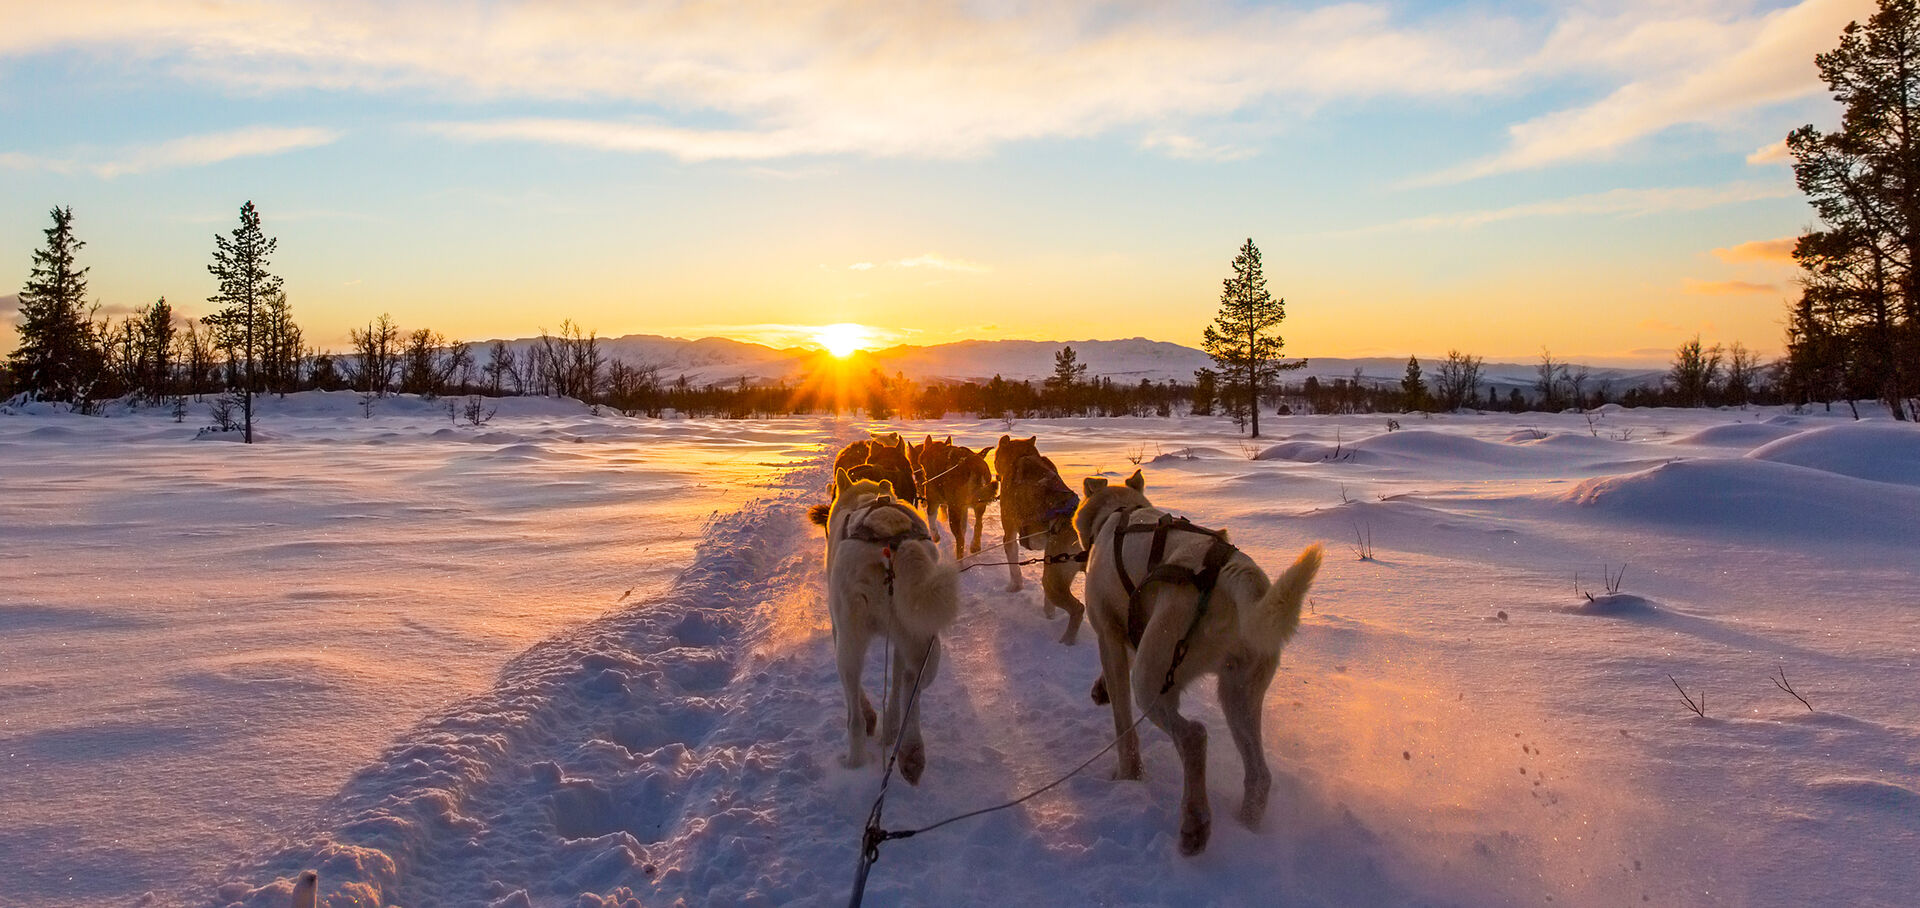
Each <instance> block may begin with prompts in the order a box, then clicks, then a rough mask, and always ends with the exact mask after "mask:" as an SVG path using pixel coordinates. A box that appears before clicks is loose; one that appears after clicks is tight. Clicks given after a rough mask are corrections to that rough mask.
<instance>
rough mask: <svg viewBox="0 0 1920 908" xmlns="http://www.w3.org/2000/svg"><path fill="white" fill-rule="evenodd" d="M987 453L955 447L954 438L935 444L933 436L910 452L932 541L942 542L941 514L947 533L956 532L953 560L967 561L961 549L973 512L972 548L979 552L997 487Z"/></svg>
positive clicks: (964, 552) (964, 551) (950, 437)
mask: <svg viewBox="0 0 1920 908" xmlns="http://www.w3.org/2000/svg"><path fill="white" fill-rule="evenodd" d="M984 453H985V452H984V451H974V450H971V449H969V448H967V447H965V446H964V445H956V444H954V443H953V436H951V435H949V436H947V438H946V440H945V441H936V440H934V438H933V436H931V435H929V436H927V440H926V441H923V442H921V443H920V444H917V445H913V446H911V447H909V448H908V453H907V458H908V459H909V460H911V461H912V462H913V466H914V470H915V473H916V477H915V478H916V479H917V480H918V481H919V484H920V498H921V500H922V501H924V502H926V505H927V523H928V524H929V525H930V527H931V528H932V529H933V539H934V541H935V542H938V541H940V512H941V511H942V510H945V511H946V512H947V529H949V530H951V531H953V558H954V560H955V561H958V560H960V559H961V558H965V557H966V556H967V554H968V551H967V550H966V549H964V548H963V547H962V546H963V545H964V541H965V539H966V535H967V512H968V511H969V510H971V511H972V512H973V547H972V551H974V552H978V551H980V531H981V527H982V526H983V525H984V524H985V523H986V522H987V505H988V504H991V503H992V502H993V498H994V494H995V492H996V491H997V484H996V483H995V482H994V481H993V473H992V471H990V470H988V469H987V459H986V458H985V457H984V456H982V455H983V454H984Z"/></svg>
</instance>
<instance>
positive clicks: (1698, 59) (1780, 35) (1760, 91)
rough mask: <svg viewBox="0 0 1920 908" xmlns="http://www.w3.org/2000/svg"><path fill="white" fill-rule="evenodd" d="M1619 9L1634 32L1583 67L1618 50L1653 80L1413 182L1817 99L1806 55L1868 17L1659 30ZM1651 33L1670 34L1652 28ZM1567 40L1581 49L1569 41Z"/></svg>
mask: <svg viewBox="0 0 1920 908" xmlns="http://www.w3.org/2000/svg"><path fill="white" fill-rule="evenodd" d="M1681 6H1684V4H1682V5H1681ZM1735 6H1738V7H1744V6H1745V5H1744V4H1735ZM1627 8H1628V12H1629V13H1630V15H1629V16H1628V17H1626V19H1625V21H1626V22H1628V23H1629V24H1632V25H1634V26H1636V27H1635V28H1633V29H1632V30H1630V31H1628V32H1626V33H1625V34H1622V35H1620V36H1619V37H1617V38H1616V39H1614V40H1613V41H1611V42H1609V41H1606V40H1602V41H1599V42H1597V44H1598V47H1597V48H1595V49H1594V54H1593V56H1592V57H1591V59H1592V60H1594V61H1605V60H1607V59H1609V57H1608V56H1607V53H1606V51H1607V49H1608V48H1609V47H1615V48H1625V49H1624V50H1618V51H1617V54H1618V56H1619V58H1621V59H1624V60H1627V61H1646V62H1651V63H1652V65H1651V67H1650V68H1651V71H1648V72H1643V73H1642V74H1641V75H1640V76H1639V77H1638V78H1635V79H1634V80H1633V81H1630V82H1628V83H1627V84H1625V85H1622V86H1620V87H1619V88H1616V89H1614V90H1613V91H1612V92H1610V93H1609V94H1607V95H1606V96H1605V97H1604V98H1601V99H1600V100H1598V101H1595V102H1593V103H1590V104H1586V105H1582V106H1578V107H1572V108H1567V109H1563V110H1557V111H1554V112H1552V113H1548V114H1545V115H1542V116H1539V117H1536V118H1534V119H1531V120H1528V121H1526V122H1524V123H1517V124H1515V125H1513V126H1511V127H1509V128H1508V143H1507V147H1506V148H1505V149H1503V150H1501V151H1499V152H1497V153H1495V154H1493V155H1490V156H1488V157H1485V158H1482V159H1480V160H1477V161H1472V162H1469V163H1467V164H1464V165H1461V166H1458V167H1453V168H1448V169H1445V170H1442V171H1440V172H1438V173H1435V174H1433V175H1431V176H1430V177H1428V178H1426V179H1424V180H1421V181H1419V182H1423V183H1452V182H1460V181H1464V180H1471V179H1477V178H1480V177H1486V176H1491V175H1494V174H1500V173H1507V172H1511V171H1517V170H1530V169H1535V168H1540V167H1546V166H1549V165H1554V164H1561V163H1565V162H1568V161H1580V160H1593V159H1598V158H1604V157H1607V156H1609V155H1611V154H1613V153H1614V152H1616V151H1617V150H1619V149H1620V148H1621V147H1623V146H1625V145H1627V144H1629V143H1632V142H1635V141H1637V140H1640V139H1642V138H1645V137H1647V136H1650V135H1653V134H1655V133H1658V132H1661V131H1664V130H1667V129H1670V128H1672V127H1675V126H1682V125H1712V124H1716V123H1721V122H1724V121H1726V120H1728V119H1729V118H1731V117H1733V116H1735V115H1737V114H1740V113H1743V112H1745V111H1749V110H1753V109H1755V108H1759V107H1764V106H1766V105H1770V104H1776V103H1780V102H1783V101H1789V100H1793V99H1797V98H1803V97H1809V96H1812V95H1815V94H1818V93H1819V92H1820V90H1821V88H1822V85H1821V83H1820V80H1819V77H1818V75H1817V74H1816V73H1815V71H1814V68H1813V65H1812V60H1813V57H1814V55H1815V54H1816V53H1819V52H1821V51H1824V50H1827V49H1828V48H1829V47H1830V46H1831V45H1832V44H1833V43H1834V41H1835V39H1836V37H1837V36H1838V35H1839V33H1840V29H1841V28H1842V27H1843V26H1845V25H1846V23H1847V22H1848V21H1849V20H1852V19H1864V18H1865V17H1866V16H1867V15H1869V14H1871V13H1872V12H1873V9H1874V3H1873V0H1802V2H1799V3H1796V4H1794V5H1793V6H1790V7H1787V8H1785V9H1780V10H1776V11H1772V12H1769V13H1765V14H1763V15H1758V16H1754V15H1747V16H1740V15H1733V16H1725V14H1722V18H1720V19H1717V20H1708V21H1702V20H1701V19H1699V18H1697V17H1696V18H1684V19H1679V20H1675V21H1671V22H1667V23H1660V22H1658V20H1650V19H1646V18H1643V17H1642V15H1643V14H1644V11H1645V10H1644V6H1643V5H1639V4H1631V3H1630V4H1627ZM1658 24H1666V25H1668V26H1669V27H1668V28H1665V29H1661V28H1655V27H1653V26H1655V25H1658ZM1676 39H1677V40H1676ZM1568 41H1569V42H1570V43H1572V44H1574V45H1575V46H1578V45H1579V44H1580V41H1579V40H1578V39H1577V38H1575V39H1568ZM1684 42H1695V46H1694V47H1693V48H1692V52H1691V53H1680V52H1679V51H1681V50H1683V49H1684ZM1647 45H1651V46H1652V47H1651V48H1649V47H1647ZM1551 49H1552V47H1551V45H1550V46H1549V50H1551ZM1663 59H1665V63H1664V65H1662V63H1661V61H1662V60H1663ZM1782 61H1794V62H1792V63H1789V64H1783V62H1782Z"/></svg>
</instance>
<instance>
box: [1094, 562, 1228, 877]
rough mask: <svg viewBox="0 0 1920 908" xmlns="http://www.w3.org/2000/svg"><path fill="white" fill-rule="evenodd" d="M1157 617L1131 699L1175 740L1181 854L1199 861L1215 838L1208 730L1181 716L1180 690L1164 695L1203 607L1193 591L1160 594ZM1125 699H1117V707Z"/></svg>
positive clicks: (1138, 657)
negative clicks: (1209, 798)
mask: <svg viewBox="0 0 1920 908" xmlns="http://www.w3.org/2000/svg"><path fill="white" fill-rule="evenodd" d="M1152 595H1154V596H1155V597H1156V598H1157V600H1158V601H1157V602H1156V608H1154V609H1153V617H1152V618H1151V619H1150V620H1149V621H1148V622H1147V630H1146V633H1145V634H1143V635H1142V636H1141V638H1140V648H1139V650H1138V651H1137V652H1136V653H1135V654H1134V655H1135V659H1134V663H1133V667H1132V671H1131V676H1132V677H1131V681H1132V685H1131V686H1132V689H1133V699H1134V701H1135V702H1136V703H1137V704H1138V705H1139V707H1140V709H1141V711H1142V712H1145V713H1146V714H1147V719H1148V720H1150V721H1152V722H1153V724H1155V725H1158V726H1160V730H1161V731H1164V732H1166V733H1167V736H1168V737H1170V738H1172V739H1173V746H1174V748H1175V749H1177V750H1178V751H1179V752H1180V768H1181V772H1182V776H1183V783H1182V785H1181V794H1180V853H1181V854H1185V855H1195V854H1199V853H1200V852H1202V851H1205V850H1206V848H1207V839H1208V838H1209V837H1211V835H1212V834H1213V808H1212V807H1211V806H1210V805H1209V804H1208V803H1207V727H1206V726H1205V725H1203V724H1201V723H1199V722H1196V721H1194V720H1192V719H1188V718H1187V717H1185V716H1183V715H1181V714H1180V689H1181V687H1183V686H1184V685H1179V684H1176V685H1175V686H1174V687H1173V689H1172V690H1169V691H1167V692H1166V693H1161V692H1160V689H1161V687H1162V686H1164V684H1165V683H1166V678H1167V672H1168V671H1169V670H1170V669H1171V668H1172V667H1173V653H1174V650H1175V648H1176V646H1177V645H1178V643H1179V641H1180V638H1181V637H1182V636H1184V635H1185V634H1186V632H1187V627H1188V626H1189V625H1190V624H1191V623H1192V621H1193V615H1194V612H1195V611H1196V610H1197V609H1198V607H1199V602H1198V596H1197V594H1196V593H1195V592H1194V591H1193V590H1191V589H1179V590H1178V591H1175V590H1171V589H1168V588H1167V587H1165V586H1161V587H1159V588H1157V590H1156V592H1154V593H1153V594H1152ZM1120 699H1121V698H1119V697H1114V698H1113V700H1114V702H1116V703H1117V702H1119V701H1120Z"/></svg>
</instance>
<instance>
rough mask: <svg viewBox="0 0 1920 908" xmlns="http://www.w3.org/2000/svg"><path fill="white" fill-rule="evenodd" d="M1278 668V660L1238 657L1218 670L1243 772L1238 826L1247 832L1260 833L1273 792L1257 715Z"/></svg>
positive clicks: (1224, 707) (1224, 708)
mask: <svg viewBox="0 0 1920 908" xmlns="http://www.w3.org/2000/svg"><path fill="white" fill-rule="evenodd" d="M1279 667H1280V658H1279V657H1278V656H1256V655H1249V654H1247V653H1244V652H1242V653H1238V654H1235V655H1234V656H1232V657H1230V658H1228V659H1227V661H1226V662H1225V663H1224V664H1223V665H1221V666H1220V676H1219V679H1218V680H1219V692H1220V711H1221V712H1222V713H1224V714H1225V716H1226V720H1227V731H1228V732H1229V733H1231V734H1232V735H1233V745H1234V747H1236V748H1238V749H1239V751H1240V765H1241V766H1242V767H1244V768H1245V770H1246V787H1245V789H1244V793H1243V794H1242V795H1241V798H1240V815H1239V818H1240V822H1241V823H1242V824H1244V825H1245V826H1246V827H1247V828H1248V829H1259V828H1260V818H1261V817H1262V816H1264V815H1265V814H1266V812H1267V793H1268V791H1270V790H1271V789H1272V788H1273V772H1272V771H1271V770H1269V769H1268V768H1267V755H1266V752H1265V751H1264V749H1263V748H1262V747H1261V743H1260V713H1261V708H1262V707H1263V706H1264V705H1265V703H1266V699H1267V687H1268V686H1269V685H1271V684H1272V683H1273V673H1274V672H1275V671H1276V670H1277V669H1279Z"/></svg>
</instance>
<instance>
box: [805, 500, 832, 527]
mask: <svg viewBox="0 0 1920 908" xmlns="http://www.w3.org/2000/svg"><path fill="white" fill-rule="evenodd" d="M831 513H833V506H832V505H825V504H816V505H814V506H813V507H810V508H808V509H807V519H808V520H811V521H813V522H814V524H815V525H816V526H826V525H827V515H828V514H831Z"/></svg>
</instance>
